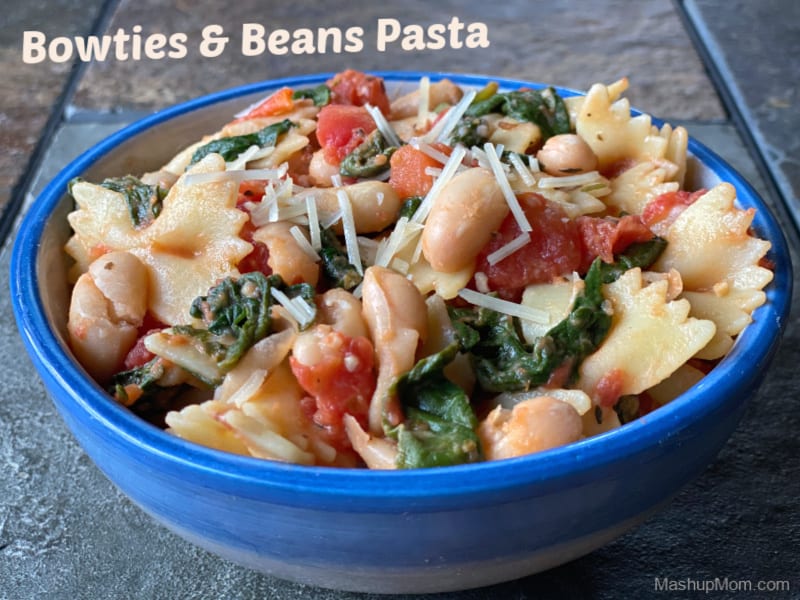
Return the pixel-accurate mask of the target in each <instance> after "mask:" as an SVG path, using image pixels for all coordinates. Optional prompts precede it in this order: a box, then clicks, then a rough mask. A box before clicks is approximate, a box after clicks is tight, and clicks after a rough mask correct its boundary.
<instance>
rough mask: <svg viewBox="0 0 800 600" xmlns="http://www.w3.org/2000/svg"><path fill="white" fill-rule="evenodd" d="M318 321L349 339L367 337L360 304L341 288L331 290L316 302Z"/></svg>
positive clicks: (367, 333) (367, 332)
mask: <svg viewBox="0 0 800 600" xmlns="http://www.w3.org/2000/svg"><path fill="white" fill-rule="evenodd" d="M318 310H319V312H318V317H317V318H318V319H319V320H320V322H322V323H326V324H328V325H330V326H331V327H333V328H334V329H335V330H336V331H340V332H342V333H343V334H345V335H347V336H349V337H359V336H363V337H367V336H369V331H367V324H366V323H365V322H364V317H363V315H362V312H361V302H360V301H359V300H358V298H356V297H355V296H353V294H351V293H350V292H348V291H346V290H343V289H342V288H331V289H330V290H328V291H327V292H325V293H324V294H322V296H321V297H320V299H319V301H318Z"/></svg>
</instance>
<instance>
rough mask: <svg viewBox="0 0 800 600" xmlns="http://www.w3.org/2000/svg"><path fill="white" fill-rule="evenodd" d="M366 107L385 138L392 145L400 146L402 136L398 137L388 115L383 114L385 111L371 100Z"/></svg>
mask: <svg viewBox="0 0 800 600" xmlns="http://www.w3.org/2000/svg"><path fill="white" fill-rule="evenodd" d="M364 108H366V109H367V112H368V113H369V115H370V116H371V117H372V120H373V121H375V125H377V126H378V131H380V132H381V134H383V139H385V140H386V141H387V142H388V143H389V144H390V145H391V146H397V147H398V148H399V147H400V145H401V144H402V142H401V141H400V138H399V137H397V134H396V133H395V131H394V129H392V126H391V125H390V124H389V121H387V120H386V117H384V116H383V113H382V112H381V111H380V109H379V108H377V107H375V106H372V105H371V104H370V103H369V102H367V103H366V104H365V105H364Z"/></svg>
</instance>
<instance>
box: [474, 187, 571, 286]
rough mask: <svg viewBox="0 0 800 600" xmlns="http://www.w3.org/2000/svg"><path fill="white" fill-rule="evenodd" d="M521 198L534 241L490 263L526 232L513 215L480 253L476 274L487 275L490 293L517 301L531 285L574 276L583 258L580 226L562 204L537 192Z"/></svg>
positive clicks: (509, 216) (504, 222)
mask: <svg viewBox="0 0 800 600" xmlns="http://www.w3.org/2000/svg"><path fill="white" fill-rule="evenodd" d="M518 198H519V202H520V205H521V206H522V209H523V210H524V211H525V216H526V217H527V219H528V222H529V223H530V224H531V227H533V231H531V241H530V242H529V243H528V244H526V245H525V246H523V247H522V248H520V249H519V250H517V251H516V252H514V253H513V254H511V255H510V256H508V257H506V258H504V259H503V260H501V261H500V262H497V263H495V264H494V265H490V264H489V261H488V259H487V257H488V256H489V255H490V254H491V253H492V252H494V251H495V250H498V249H499V248H502V247H503V246H505V245H506V244H508V243H509V242H510V241H511V240H513V239H514V238H516V237H518V236H519V235H520V234H521V233H522V231H521V229H520V228H519V225H518V224H517V221H516V219H515V218H514V216H513V214H511V213H509V214H508V216H507V217H506V218H505V220H504V221H503V223H502V224H501V225H500V229H499V230H498V231H497V233H496V234H495V235H493V236H492V239H491V240H490V241H489V243H488V244H487V245H486V246H485V247H484V248H483V249H482V250H481V251H480V253H479V254H478V257H477V260H476V268H475V270H476V272H483V273H485V274H486V276H487V278H488V285H489V289H490V290H493V291H496V292H498V293H499V295H500V296H501V297H502V298H506V299H508V300H514V301H517V300H519V298H520V296H521V294H522V291H523V289H524V288H525V286H527V285H530V284H532V283H546V282H549V281H552V280H553V278H554V277H558V276H559V275H567V274H569V273H572V272H573V271H575V270H576V269H577V268H578V265H579V264H580V259H581V252H580V249H581V245H580V234H579V232H578V227H577V226H576V225H575V222H574V221H572V220H570V219H569V218H567V215H566V213H564V210H563V209H562V208H561V207H560V206H559V205H558V204H555V203H554V202H550V201H549V200H547V199H546V198H544V197H543V196H541V195H539V194H535V193H529V194H522V195H520V196H518Z"/></svg>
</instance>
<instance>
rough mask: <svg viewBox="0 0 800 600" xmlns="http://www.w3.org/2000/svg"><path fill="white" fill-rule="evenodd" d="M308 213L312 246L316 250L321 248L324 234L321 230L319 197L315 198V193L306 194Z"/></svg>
mask: <svg viewBox="0 0 800 600" xmlns="http://www.w3.org/2000/svg"><path fill="white" fill-rule="evenodd" d="M306 214H307V215H308V232H309V234H310V235H311V247H312V248H313V249H314V250H321V249H322V234H321V232H320V230H319V215H318V214H317V199H316V198H314V195H313V194H310V195H308V196H306Z"/></svg>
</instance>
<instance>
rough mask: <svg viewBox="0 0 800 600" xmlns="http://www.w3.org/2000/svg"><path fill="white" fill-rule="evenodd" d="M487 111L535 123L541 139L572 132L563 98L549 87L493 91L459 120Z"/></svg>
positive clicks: (482, 114)
mask: <svg viewBox="0 0 800 600" xmlns="http://www.w3.org/2000/svg"><path fill="white" fill-rule="evenodd" d="M489 113H501V114H504V115H506V116H508V117H511V118H512V119H516V120H517V121H529V122H531V123H535V124H536V125H538V126H539V129H541V131H542V141H546V140H547V139H548V138H550V137H553V136H554V135H558V134H561V133H570V132H571V131H572V127H571V125H570V122H569V112H568V111H567V107H566V105H565V104H564V100H563V99H562V98H561V96H559V95H558V93H557V92H556V91H555V89H553V88H552V87H548V88H545V89H544V90H519V91H516V92H503V93H498V94H495V95H494V96H490V97H489V98H487V99H485V100H482V101H480V102H475V103H473V104H472V105H470V107H469V108H468V109H467V111H466V112H465V113H464V117H462V121H464V120H469V119H473V118H475V117H481V116H484V115H487V114H489Z"/></svg>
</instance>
